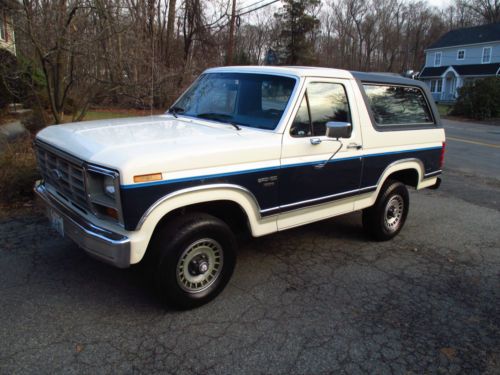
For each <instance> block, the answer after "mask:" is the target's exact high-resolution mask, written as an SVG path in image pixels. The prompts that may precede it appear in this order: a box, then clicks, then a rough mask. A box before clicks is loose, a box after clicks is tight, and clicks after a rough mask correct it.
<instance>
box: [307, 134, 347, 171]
mask: <svg viewBox="0 0 500 375" xmlns="http://www.w3.org/2000/svg"><path fill="white" fill-rule="evenodd" d="M328 141H337V142H338V143H339V147H338V148H337V149H336V150H335V152H334V153H333V154H332V156H330V157H329V158H328V160H326V161H324V162H323V163H320V164H316V165H315V166H314V168H315V169H321V168H324V167H325V165H327V164H328V163H329V162H330V160H332V159H333V157H334V156H335V155H337V153H338V152H339V151H340V149H341V148H342V146H343V145H344V144H343V143H342V141H341V140H340V139H338V138H337V139H328Z"/></svg>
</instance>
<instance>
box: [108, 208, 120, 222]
mask: <svg viewBox="0 0 500 375" xmlns="http://www.w3.org/2000/svg"><path fill="white" fill-rule="evenodd" d="M105 212H106V215H108V216H109V217H112V218H113V219H115V220H118V211H116V210H115V209H114V208H110V207H106V209H105Z"/></svg>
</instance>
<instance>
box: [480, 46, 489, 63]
mask: <svg viewBox="0 0 500 375" xmlns="http://www.w3.org/2000/svg"><path fill="white" fill-rule="evenodd" d="M482 61H483V64H487V63H489V62H491V47H484V48H483V60H482Z"/></svg>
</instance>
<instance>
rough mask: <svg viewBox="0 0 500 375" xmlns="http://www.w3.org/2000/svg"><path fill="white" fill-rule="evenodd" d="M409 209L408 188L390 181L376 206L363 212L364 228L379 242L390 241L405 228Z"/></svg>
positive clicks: (386, 183) (383, 187)
mask: <svg viewBox="0 0 500 375" xmlns="http://www.w3.org/2000/svg"><path fill="white" fill-rule="evenodd" d="M409 207H410V199H409V194H408V190H407V189H406V186H405V185H404V184H403V183H401V182H399V181H394V180H388V181H386V182H385V183H384V185H383V186H382V189H381V191H380V193H379V196H378V197H377V200H376V202H375V204H374V205H373V206H372V207H369V208H366V209H364V210H363V227H364V229H365V230H366V231H367V232H368V233H369V234H370V235H371V236H372V237H374V238H375V239H377V240H379V241H387V240H390V239H391V238H393V237H395V236H396V235H397V234H398V233H399V232H400V231H401V229H402V228H403V226H404V223H405V221H406V217H407V216H408V209H409Z"/></svg>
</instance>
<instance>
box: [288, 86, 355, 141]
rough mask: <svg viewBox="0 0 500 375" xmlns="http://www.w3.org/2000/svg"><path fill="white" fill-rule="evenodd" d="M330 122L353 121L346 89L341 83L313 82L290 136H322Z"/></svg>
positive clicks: (301, 105) (308, 87)
mask: <svg viewBox="0 0 500 375" xmlns="http://www.w3.org/2000/svg"><path fill="white" fill-rule="evenodd" d="M329 121H337V122H350V121H351V113H350V110H349V103H348V101H347V94H346V91H345V88H344V86H343V85H342V84H340V83H326V82H312V83H310V84H309V85H308V86H307V90H306V95H305V96H304V98H303V99H302V103H301V104H300V108H299V111H298V112H297V115H296V116H295V119H294V121H293V124H292V128H291V129H290V134H291V135H292V136H293V137H309V136H322V135H325V133H326V123H327V122H329Z"/></svg>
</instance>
